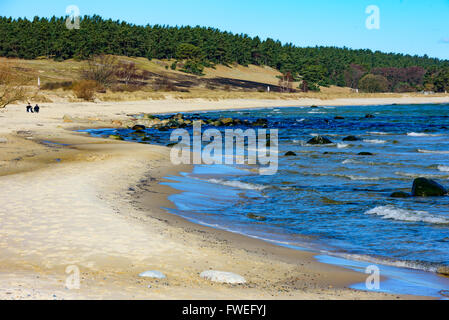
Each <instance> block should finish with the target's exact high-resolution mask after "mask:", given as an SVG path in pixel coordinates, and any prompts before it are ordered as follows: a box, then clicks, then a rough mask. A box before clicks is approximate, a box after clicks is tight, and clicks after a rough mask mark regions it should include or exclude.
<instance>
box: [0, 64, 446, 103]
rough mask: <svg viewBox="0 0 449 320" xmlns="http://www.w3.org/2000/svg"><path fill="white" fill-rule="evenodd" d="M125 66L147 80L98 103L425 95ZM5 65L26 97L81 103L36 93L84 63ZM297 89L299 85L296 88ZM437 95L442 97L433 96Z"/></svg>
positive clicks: (225, 70)
mask: <svg viewBox="0 0 449 320" xmlns="http://www.w3.org/2000/svg"><path fill="white" fill-rule="evenodd" d="M118 59H119V60H121V61H124V62H133V63H135V64H136V66H137V68H138V69H139V70H141V71H146V72H147V74H148V75H149V77H148V78H147V79H142V81H143V82H144V85H143V86H142V87H140V89H138V90H132V91H117V92H113V91H111V90H106V92H100V93H96V95H95V97H96V100H97V101H138V100H162V99H198V98H199V99H206V100H211V101H217V100H223V99H281V100H290V99H301V98H315V99H339V98H340V99H341V98H376V97H388V98H394V97H403V96H408V97H409V96H422V94H419V93H413V94H410V93H408V94H393V93H385V94H364V93H354V92H351V90H350V89H349V88H340V87H334V86H332V87H329V88H325V87H323V88H321V92H308V93H302V92H297V93H280V92H273V91H274V90H273V89H272V91H271V92H266V90H267V87H268V86H270V88H276V86H277V85H278V81H279V78H278V76H280V75H281V74H280V73H279V72H278V71H277V70H275V69H272V68H270V67H266V66H265V67H261V66H255V65H249V66H248V67H245V66H241V65H233V66H223V65H217V66H215V67H214V68H206V69H205V70H204V75H203V76H195V75H191V74H187V73H184V72H181V71H179V70H171V68H170V65H171V64H172V63H173V61H170V60H152V61H149V60H148V59H145V58H129V57H118ZM6 61H8V62H11V63H13V64H14V65H15V66H16V68H15V69H16V70H17V72H18V73H19V74H23V75H24V76H27V77H29V78H30V79H33V80H32V81H31V82H30V83H29V92H30V93H29V95H28V99H29V100H33V101H35V102H79V101H81V100H80V99H78V98H76V97H75V95H74V94H73V92H72V90H64V89H56V90H38V88H37V78H38V77H39V78H40V80H41V86H45V84H48V83H61V82H76V81H78V80H80V79H81V70H82V69H83V68H84V67H85V65H86V62H85V61H76V60H73V59H72V60H66V61H63V62H56V61H54V60H49V59H44V58H42V59H36V60H20V59H6V58H0V63H5V62H6ZM161 82H162V83H170V84H171V89H167V88H164V87H162V88H160V87H159V88H158V87H157V86H155V84H157V83H161ZM297 86H298V84H297V83H295V84H294V85H293V88H296V87H297ZM435 96H439V95H435Z"/></svg>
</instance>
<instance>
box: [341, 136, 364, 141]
mask: <svg viewBox="0 0 449 320" xmlns="http://www.w3.org/2000/svg"><path fill="white" fill-rule="evenodd" d="M359 140H360V139H359V138H357V137H356V136H347V137H346V138H343V141H359Z"/></svg>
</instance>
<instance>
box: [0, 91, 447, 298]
mask: <svg viewBox="0 0 449 320" xmlns="http://www.w3.org/2000/svg"><path fill="white" fill-rule="evenodd" d="M278 102H280V101H270V104H271V105H270V106H273V104H274V105H275V106H276V107H278V106H279V105H276V104H277V103H278ZM444 102H449V97H448V98H447V101H444ZM444 102H435V103H444ZM146 103H147V104H146V105H145V104H143V103H134V104H133V103H132V102H127V103H122V104H102V105H99V104H77V103H74V104H65V105H61V104H51V105H49V106H48V107H46V106H44V107H43V108H42V109H41V112H42V113H41V114H39V115H28V114H26V113H24V111H23V110H19V109H18V107H16V106H9V107H8V111H6V112H5V113H1V114H0V124H1V126H0V128H1V129H0V137H6V140H7V142H6V143H5V144H3V143H2V144H0V147H1V148H5V150H6V152H4V153H3V156H2V158H1V162H0V185H2V187H6V186H7V188H9V189H8V191H9V192H8V195H2V197H1V200H0V201H1V202H2V203H5V204H6V206H4V208H3V209H2V210H0V219H1V220H2V222H3V223H4V226H5V227H4V228H2V231H1V232H2V235H1V237H0V252H1V253H2V254H1V255H0V256H1V257H2V259H1V264H0V298H2V299H10V298H21V299H39V298H43V299H59V298H62V299H67V298H68V299H81V298H93V299H102V298H104V299H147V298H151V299H241V298H246V299H396V298H405V299H408V298H413V299H415V298H419V297H415V296H413V297H410V296H398V295H389V294H384V293H375V292H364V291H356V290H353V289H347V288H346V287H347V286H348V285H350V284H354V283H360V282H364V281H365V279H366V276H365V275H364V274H361V273H358V272H355V271H351V270H347V269H344V268H341V267H336V266H332V265H328V264H324V263H320V262H318V261H316V260H315V258H314V256H315V255H316V254H314V253H307V252H301V251H297V250H293V249H288V248H283V247H279V246H276V245H274V244H269V243H266V242H263V241H262V240H257V239H251V238H248V237H246V236H242V235H237V234H231V233H229V232H225V231H220V230H217V229H212V228H208V227H204V226H200V225H197V224H193V223H190V222H188V221H186V220H184V219H182V218H180V217H176V216H173V215H170V214H168V213H167V212H166V211H165V210H163V209H161V207H164V206H168V205H170V203H169V201H168V200H167V199H166V197H167V195H168V194H170V193H171V192H174V191H173V190H171V188H169V187H166V186H162V185H160V184H159V182H161V181H163V178H164V177H166V176H167V175H170V174H176V173H177V172H179V171H181V170H185V169H186V168H173V167H172V165H171V163H169V161H167V159H168V149H167V148H164V147H158V146H154V145H151V146H148V145H138V144H133V143H127V142H117V141H110V140H107V139H96V138H92V137H87V136H86V135H85V134H80V133H75V132H70V131H68V130H74V129H78V128H98V127H102V126H104V127H111V122H112V121H121V120H123V119H126V115H127V114H130V113H133V112H136V113H139V112H145V113H157V112H155V111H154V109H155V108H157V109H158V110H159V113H171V112H188V111H206V110H207V106H206V105H209V106H210V105H212V107H211V108H213V110H223V105H228V107H225V109H226V108H229V109H230V108H235V106H236V105H237V103H236V102H235V101H234V102H232V103H231V102H229V101H221V102H219V103H214V102H209V101H203V102H201V103H199V102H198V103H199V105H196V103H195V104H194V103H192V102H186V101H181V102H178V101H176V103H175V102H173V105H172V106H171V107H169V108H167V109H169V110H167V109H164V110H161V109H162V108H163V106H160V104H161V101H151V103H149V102H146ZM240 103H241V108H242V109H243V108H249V107H248V105H254V107H270V106H268V105H261V102H260V101H259V102H258V103H253V102H251V101H250V102H248V101H246V102H245V101H243V102H242V101H240ZM304 103H305V102H304ZM158 104H159V106H158ZM307 104H309V103H306V105H307ZM376 104H377V101H376ZM130 105H132V107H129V106H130ZM294 105H298V104H297V103H295V104H294ZM91 106H95V110H92V109H93V108H90V107H91ZM157 106H158V107H157ZM215 108H216V109H215ZM238 108H240V107H238ZM20 109H21V108H20ZM123 109H126V111H123ZM192 109H193V110H192ZM198 109H199V110H198ZM137 110H138V111H137ZM64 115H70V120H69V121H67V119H68V118H66V119H65V120H63V117H64ZM32 117H34V118H32ZM18 131H19V133H17V132H18ZM42 141H51V142H54V143H56V144H53V145H52V144H48V143H45V142H44V143H42ZM58 143H59V144H58ZM148 175H150V176H148ZM62 177H64V179H62ZM144 177H146V180H149V183H147V182H146V181H144V180H145V179H143V178H144ZM129 188H132V189H133V190H134V191H132V190H131V189H129ZM136 190H137V191H136ZM22 192H24V193H22ZM130 193H131V194H130ZM144 194H145V196H144ZM24 195H25V196H24ZM144 198H145V199H147V200H146V201H148V202H146V201H143V200H142V199H144ZM141 201H142V202H141ZM66 212H70V214H71V216H70V219H69V217H67V214H66ZM87 213H89V214H87ZM142 220H143V221H142ZM149 221H150V222H149ZM92 225H94V226H95V228H93V226H92ZM96 227H99V230H97V229H96ZM61 243H62V245H61ZM130 250H131V252H130ZM68 263H69V264H70V263H71V264H76V265H79V266H80V267H81V269H82V275H83V281H82V282H84V283H85V285H86V287H84V285H82V287H81V289H80V290H79V291H72V290H69V291H68V290H66V289H65V288H64V284H63V283H64V279H65V278H66V274H65V272H64V271H65V267H66V266H67V264H68ZM209 268H213V269H218V270H223V271H231V272H236V273H238V274H241V275H243V276H244V277H245V278H247V280H248V284H247V285H242V286H230V285H218V284H212V283H210V282H207V281H205V280H202V279H200V278H199V276H198V273H199V272H202V271H204V270H207V269H209ZM151 269H155V270H161V271H162V272H164V273H166V274H167V276H168V278H167V280H166V281H160V282H155V281H150V280H146V279H142V278H139V277H137V275H138V274H139V273H140V272H143V271H146V270H151ZM36 275H38V277H37V278H36ZM37 279H38V280H37ZM150 283H151V286H152V289H151V290H149V288H148V284H150ZM425 298H427V299H428V298H429V297H425Z"/></svg>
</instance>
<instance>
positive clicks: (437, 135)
mask: <svg viewBox="0 0 449 320" xmlns="http://www.w3.org/2000/svg"><path fill="white" fill-rule="evenodd" d="M407 135H408V136H409V137H439V136H441V134H430V133H419V132H409V133H407Z"/></svg>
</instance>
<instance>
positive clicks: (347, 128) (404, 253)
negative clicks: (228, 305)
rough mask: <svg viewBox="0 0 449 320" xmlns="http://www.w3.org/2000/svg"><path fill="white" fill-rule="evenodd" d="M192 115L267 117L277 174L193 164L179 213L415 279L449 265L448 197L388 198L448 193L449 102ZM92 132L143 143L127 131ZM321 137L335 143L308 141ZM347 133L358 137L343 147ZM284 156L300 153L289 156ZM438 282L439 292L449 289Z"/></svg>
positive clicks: (163, 138) (163, 136)
mask: <svg viewBox="0 0 449 320" xmlns="http://www.w3.org/2000/svg"><path fill="white" fill-rule="evenodd" d="M366 114H372V115H374V118H366V117H365V115H366ZM335 116H340V117H344V119H341V120H336V119H334V118H335ZM185 117H187V118H188V117H191V118H192V119H195V118H198V117H200V118H202V119H208V118H211V119H216V118H221V117H225V118H227V117H231V118H239V119H241V120H245V119H246V120H255V119H258V118H266V119H268V123H269V124H268V129H278V130H279V169H278V172H277V173H276V174H275V175H272V176H263V175H259V174H257V170H254V168H252V167H251V166H229V165H196V166H195V168H194V170H193V172H191V173H184V174H182V175H181V176H176V177H170V178H169V179H170V180H171V182H169V183H168V184H169V185H171V186H173V187H174V188H177V189H179V190H181V191H182V192H181V193H179V194H176V195H172V196H171V197H170V199H171V200H172V201H173V202H174V203H175V204H176V209H170V210H171V212H172V213H174V214H177V215H180V216H183V217H185V218H187V219H189V220H191V221H194V222H196V223H201V224H204V225H209V226H213V227H217V228H222V229H226V230H229V231H233V232H238V233H242V234H246V235H248V236H251V237H256V238H260V239H264V240H267V241H272V242H275V243H278V244H281V245H287V246H291V247H301V248H308V249H310V250H314V251H317V252H321V253H326V255H327V256H329V257H330V256H332V257H340V258H341V259H346V258H349V259H353V260H357V261H365V262H368V263H379V264H383V265H385V266H399V267H404V268H408V269H410V270H416V271H417V272H435V271H436V270H437V269H438V268H439V267H441V266H449V196H444V197H435V198H434V197H432V198H406V199H395V198H390V197H389V195H390V194H391V193H392V192H395V191H405V192H410V189H411V186H412V183H413V180H414V179H415V178H417V177H427V178H431V179H434V180H436V181H438V182H439V183H441V184H442V185H445V186H446V187H449V105H400V106H399V105H390V106H347V107H332V106H331V107H319V108H311V107H295V108H267V109H257V110H243V111H242V110H235V111H215V112H203V113H199V114H198V113H196V114H186V115H185ZM205 129H207V127H206V128H205ZM224 129H225V128H221V129H220V130H223V131H224ZM242 129H245V128H244V127H242ZM90 132H91V134H94V135H97V136H107V135H109V134H112V133H114V134H120V135H122V136H123V137H124V138H125V139H126V140H135V141H138V140H139V139H138V138H136V137H135V136H133V135H131V132H132V131H131V130H126V129H123V130H115V129H111V130H105V129H102V130H94V131H92V130H90ZM147 133H148V135H149V136H150V137H152V141H150V142H149V143H160V144H167V143H168V142H169V138H170V132H159V131H158V130H154V129H147ZM316 135H322V136H326V137H328V138H329V139H330V140H331V141H332V142H333V143H332V144H330V145H319V146H312V145H309V144H307V141H308V140H309V139H311V138H312V137H314V136H316ZM350 135H353V136H356V137H358V138H359V139H360V140H359V141H349V142H347V141H343V138H344V137H346V136H350ZM287 151H293V152H295V153H296V154H297V156H293V157H285V156H283V155H284V154H285V153H286V152H287ZM360 152H370V153H372V154H373V155H372V156H360V155H358V154H359V153H360ZM322 260H323V261H324V260H326V259H324V258H323V259H322ZM330 260H332V259H330ZM337 262H338V259H337V260H335V259H334V260H333V263H336V264H338V263H337ZM393 273H394V272H393ZM390 274H391V272H390ZM441 279H443V278H441ZM441 281H442V282H440V284H439V285H437V286H436V288H440V290H441V287H443V289H445V286H447V284H448V282H447V280H444V279H443V280H441ZM425 286H426V285H424V287H425ZM429 286H432V285H430V284H429ZM404 287H405V288H406V287H407V286H404ZM446 289H449V286H448V287H447V288H446ZM404 290H405V289H404ZM404 290H403V291H404ZM386 291H391V290H386ZM393 291H394V290H393ZM405 291H407V290H405ZM431 291H432V290H431ZM411 292H412V293H413V294H417V292H418V293H421V294H425V295H429V290H427V291H425V290H424V291H420V290H417V289H416V288H415V289H413V290H408V292H401V293H411ZM436 292H437V291H436V289H435V290H433V291H432V293H433V295H435V296H437V295H436Z"/></svg>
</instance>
